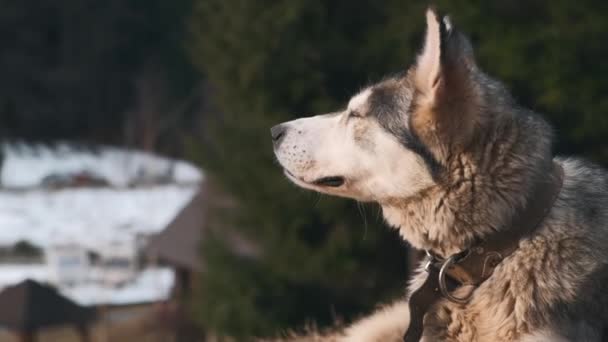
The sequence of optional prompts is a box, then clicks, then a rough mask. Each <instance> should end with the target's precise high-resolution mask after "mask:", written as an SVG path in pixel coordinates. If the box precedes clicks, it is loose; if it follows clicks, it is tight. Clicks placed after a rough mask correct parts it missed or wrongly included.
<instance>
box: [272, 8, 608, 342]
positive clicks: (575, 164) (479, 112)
mask: <svg viewBox="0 0 608 342" xmlns="http://www.w3.org/2000/svg"><path fill="white" fill-rule="evenodd" d="M426 26H427V27H426V34H425V38H424V45H423V47H422V49H421V51H420V53H419V54H418V57H417V59H416V60H415V62H414V63H413V65H412V66H411V67H410V68H409V69H407V70H406V71H405V72H403V73H401V74H399V75H397V76H393V77H388V78H386V79H384V80H383V81H381V82H379V83H377V84H374V85H371V86H369V87H367V88H365V89H363V90H362V91H360V92H359V93H358V94H356V95H355V96H353V97H352V98H351V99H350V101H349V102H348V105H347V106H346V108H343V109H340V110H338V111H336V112H333V113H329V114H324V115H318V116H313V117H307V118H301V119H297V120H294V121H289V122H285V123H282V124H279V125H276V126H274V127H272V128H271V135H272V141H273V148H274V152H275V155H276V158H277V160H278V162H279V164H280V165H281V167H282V168H283V170H284V174H285V176H286V177H287V178H288V179H289V180H290V181H291V182H293V183H295V184H296V185H298V186H300V187H302V188H305V189H310V190H313V191H317V192H321V193H325V194H330V195H335V196H341V197H346V198H351V199H355V200H357V201H362V202H376V203H378V204H379V205H380V206H381V208H382V213H383V216H384V219H385V221H386V222H387V223H388V225H390V226H391V227H394V228H396V229H398V231H399V233H400V235H401V236H402V237H403V239H405V240H406V241H407V242H409V244H410V245H411V246H413V247H414V248H416V249H419V250H426V251H427V252H428V253H429V254H430V255H432V256H433V257H432V258H431V259H432V260H431V261H433V260H434V261H441V262H442V263H443V264H442V265H446V262H445V260H450V265H448V266H449V267H448V268H447V269H448V272H449V269H451V268H452V267H453V266H454V265H456V264H457V263H458V262H459V261H455V260H459V259H456V258H455V257H454V256H457V255H461V256H462V255H463V254H462V253H463V251H467V252H468V251H471V250H472V249H473V248H476V247H475V246H479V245H480V243H481V246H484V245H483V243H484V241H488V240H489V239H490V240H491V239H492V238H493V237H494V236H500V239H494V240H495V241H498V243H499V244H505V243H506V242H505V241H507V242H509V243H512V246H513V248H511V249H510V250H509V251H508V253H505V255H500V254H501V253H502V251H505V250H506V249H505V248H503V249H501V250H500V253H496V254H498V255H499V258H498V262H496V263H495V265H492V268H493V269H492V270H491V274H486V273H488V272H487V271H488V270H487V269H486V268H485V266H486V265H485V264H484V270H483V273H484V274H485V275H484V276H483V279H481V281H480V282H479V283H475V284H466V282H461V283H460V284H457V285H458V286H456V287H455V288H452V289H448V290H446V291H445V292H444V291H443V290H442V291H441V294H439V295H438V296H437V297H438V298H437V299H436V300H434V301H433V302H432V303H431V304H430V306H429V308H428V310H426V312H425V313H423V314H424V317H423V320H422V318H421V317H417V319H419V320H420V322H423V323H421V324H423V325H422V337H421V340H422V341H467V342H470V341H605V340H608V333H607V332H608V330H605V329H604V323H605V322H607V321H608V291H606V289H605V286H606V285H607V284H608V248H607V246H608V231H607V230H608V179H607V177H606V173H605V172H604V171H603V170H602V169H600V168H599V167H597V166H594V165H592V164H590V163H588V162H585V161H582V160H579V159H575V158H562V157H554V156H553V152H552V142H553V140H554V137H553V133H552V129H551V127H550V125H549V124H548V123H547V122H546V121H545V120H543V119H542V118H541V117H540V116H539V115H538V114H536V113H534V112H532V111H531V110H528V109H525V108H523V107H521V106H520V105H518V104H517V103H516V102H515V100H514V99H513V97H512V96H511V95H510V94H509V92H508V91H507V90H506V88H505V86H503V85H502V84H501V83H499V82H498V81H496V80H494V79H493V78H491V77H489V76H488V75H486V74H485V73H484V72H483V71H481V70H480V68H479V67H478V65H477V63H476V61H475V56H474V53H473V48H472V44H471V43H470V41H469V39H468V38H467V37H466V36H465V35H464V34H463V33H462V32H461V31H459V30H458V29H457V28H456V27H455V26H454V25H453V24H452V21H451V20H450V18H449V17H447V16H446V17H442V16H440V15H439V14H437V12H436V11H435V10H434V9H429V10H427V13H426ZM554 169H555V170H557V169H559V171H560V175H558V176H555V177H554V176H553V173H552V172H553V170H554ZM556 174H557V173H556ZM551 177H553V178H552V179H555V181H554V182H553V183H551V184H554V185H551V186H546V185H543V184H548V183H547V179H548V178H551ZM542 187H545V188H546V189H547V190H546V191H545V192H552V193H554V196H553V195H550V196H545V197H544V199H541V198H540V197H539V196H541V195H542V194H541V195H539V193H542V191H541V190H538V189H540V188H542ZM535 189H536V190H535ZM543 191H544V190H543ZM543 196H544V195H543ZM540 202H542V203H540ZM535 203H536V204H535ZM538 203H540V204H538ZM531 207H536V208H541V209H538V210H537V209H529V208H531ZM522 212H524V213H528V214H529V213H530V212H535V213H536V214H530V215H532V216H534V221H535V223H534V224H532V223H530V222H527V221H531V220H527V221H526V219H525V218H524V219H523V221H522V222H524V223H523V224H522V225H525V226H526V228H525V230H524V231H522V229H521V227H518V226H517V225H516V224H514V222H517V218H518V217H521V216H526V215H528V214H522ZM530 215H528V216H530ZM480 241H481V242H480ZM467 255H468V254H467ZM471 258H473V257H471ZM483 261H484V262H487V261H488V259H484V260H483ZM428 265H429V264H426V266H427V267H424V266H425V265H423V264H421V266H420V268H419V269H418V270H416V271H415V272H414V275H413V278H412V280H411V281H410V284H409V291H408V292H409V293H410V294H412V293H415V292H416V291H417V290H419V289H421V287H423V286H424V284H425V282H426V281H427V280H428V279H431V278H433V275H432V274H431V273H430V271H429V267H428ZM439 282H440V283H441V282H445V279H443V278H440V280H439ZM420 291H422V290H420ZM434 291H435V292H437V291H438V290H437V288H436V287H435V289H434ZM412 296H413V295H412ZM411 298H413V297H411ZM410 300H411V299H410ZM411 312H412V311H411V307H410V306H409V304H408V302H407V300H402V301H397V302H396V303H394V304H392V305H390V306H388V307H385V308H381V309H380V310H378V311H377V312H375V313H373V314H372V315H371V316H369V317H367V318H363V319H362V320H360V321H358V322H355V323H354V324H353V325H352V326H350V327H347V328H345V329H343V330H341V331H338V332H335V333H332V334H328V335H327V336H325V337H320V336H318V337H316V338H315V340H319V341H401V340H402V338H403V335H404V333H406V332H408V331H411V330H413V329H414V328H413V327H412V326H410V325H413V323H412V324H410V323H411V322H414V318H415V317H414V315H413V314H412V313H411ZM410 321H411V322H410ZM303 339H304V340H306V338H303Z"/></svg>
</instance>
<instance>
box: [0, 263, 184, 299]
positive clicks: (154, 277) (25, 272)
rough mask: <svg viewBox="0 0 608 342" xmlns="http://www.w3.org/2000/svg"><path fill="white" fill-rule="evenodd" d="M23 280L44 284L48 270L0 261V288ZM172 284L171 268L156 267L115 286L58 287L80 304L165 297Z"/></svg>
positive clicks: (84, 285) (92, 284) (85, 284)
mask: <svg viewBox="0 0 608 342" xmlns="http://www.w3.org/2000/svg"><path fill="white" fill-rule="evenodd" d="M26 279H32V280H36V281H38V282H40V283H47V282H49V280H50V279H51V270H50V268H49V267H48V266H47V265H44V264H31V265H17V264H0V290H1V289H3V288H4V287H6V286H10V285H14V284H17V283H19V282H21V281H24V280H26ZM173 283H174V276H173V271H172V270H171V269H169V268H160V267H159V268H146V269H144V270H143V271H142V272H139V273H137V275H136V276H135V279H133V280H132V281H131V282H129V283H127V284H125V285H124V286H122V287H119V288H113V287H108V286H103V285H101V284H96V283H92V282H88V283H82V284H78V285H75V286H62V287H59V288H58V290H59V292H61V294H63V295H64V296H66V297H68V298H70V299H71V300H73V301H75V302H76V303H78V304H81V305H101V304H108V305H125V304H139V303H149V302H156V301H161V300H165V299H167V298H168V297H169V295H170V291H171V288H172V286H173Z"/></svg>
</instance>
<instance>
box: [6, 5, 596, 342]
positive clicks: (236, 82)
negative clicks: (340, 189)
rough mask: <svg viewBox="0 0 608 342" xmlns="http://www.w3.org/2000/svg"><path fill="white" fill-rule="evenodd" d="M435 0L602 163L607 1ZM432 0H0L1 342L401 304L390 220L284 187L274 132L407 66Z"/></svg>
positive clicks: (286, 326) (131, 336)
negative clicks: (271, 131) (387, 224)
mask: <svg viewBox="0 0 608 342" xmlns="http://www.w3.org/2000/svg"><path fill="white" fill-rule="evenodd" d="M435 4H436V5H437V7H438V8H439V9H440V10H441V11H442V12H444V13H450V14H451V17H452V18H453V21H454V22H455V25H456V26H457V27H459V28H460V29H461V30H463V31H464V32H467V33H468V34H469V35H470V37H471V39H472V41H473V43H474V46H475V49H476V54H477V58H478V61H479V64H480V65H481V66H482V68H483V69H484V70H486V71H487V72H488V73H490V74H491V75H493V76H495V77H498V78H500V79H501V80H503V81H504V82H505V83H506V84H507V85H508V86H509V88H510V89H511V90H512V92H513V93H514V95H515V97H516V98H517V99H518V101H519V102H520V103H521V104H522V105H525V106H527V107H530V108H532V109H534V110H536V111H538V112H540V113H543V114H544V115H545V117H546V118H547V119H548V120H549V121H550V122H551V123H552V124H553V125H554V127H555V130H556V133H557V136H558V137H559V138H558V141H557V151H558V152H559V153H562V154H577V155H583V156H585V157H587V158H589V159H591V160H593V161H595V162H597V163H600V164H604V165H607V164H608V145H607V144H606V134H608V96H606V93H607V92H608V77H607V76H606V75H608V63H606V61H607V60H608V44H607V42H608V3H607V2H596V1H576V2H573V1H568V0H554V1H550V2H549V1H538V0H526V1H522V0H513V1H499V0H491V1H447V0H446V1H442V0H438V1H436V2H435ZM426 6H427V2H424V1H406V0H386V1H365V0H334V1H318V0H316V1H315V0H312V1H311V0H289V1H287V0H283V1H280V0H276V1H270V0H264V1H253V0H174V1H162V0H147V1H138V0H103V1H101V0H52V1H51V0H0V37H1V39H0V42H2V43H1V44H0V45H1V48H0V138H1V143H0V167H1V169H0V185H1V188H0V289H1V292H0V326H1V327H2V328H1V329H0V341H34V340H39V341H206V340H207V341H212V340H226V339H228V340H250V339H251V337H252V336H278V335H280V334H282V333H284V332H287V331H302V330H303V329H306V328H307V327H308V328H310V327H316V328H319V329H323V328H326V327H329V326H332V325H335V324H340V323H348V322H350V321H352V320H353V319H355V318H357V317H360V316H361V315H362V314H364V313H366V312H369V311H370V310H372V309H373V308H374V307H376V306H377V305H379V304H380V303H386V302H388V301H390V300H394V299H396V298H399V297H400V296H402V295H403V293H404V288H405V283H406V279H407V274H408V248H407V245H406V244H405V242H402V241H401V240H400V238H399V237H398V235H397V233H396V232H395V231H392V230H390V229H388V228H386V227H385V226H383V224H382V220H381V214H380V211H379V208H378V207H377V206H374V205H368V204H365V205H364V204H358V203H355V202H353V201H348V200H344V199H334V198H328V197H323V196H320V195H317V194H313V193H309V192H305V191H302V190H299V189H296V188H295V187H294V186H293V185H291V184H289V183H288V181H287V180H285V179H284V177H283V175H282V173H281V170H280V168H279V167H278V165H277V163H276V162H275V161H274V159H273V155H272V147H271V142H270V136H269V127H271V126H272V125H274V124H276V123H279V122H282V121H286V120H289V119H293V118H296V117H300V116H305V115H310V114H314V113H323V112H329V111H332V110H335V109H336V108H340V107H341V106H344V104H345V103H346V101H347V100H348V98H349V97H350V95H352V94H353V93H355V92H357V91H358V90H359V89H360V88H362V87H364V86H365V85H367V84H369V83H371V82H373V81H377V80H379V79H381V78H382V77H383V76H385V75H387V74H391V73H395V72H399V71H403V70H405V69H406V68H407V66H408V65H409V64H410V63H411V62H412V61H413V60H414V58H415V53H416V51H417V48H418V47H419V46H420V44H421V40H422V34H423V29H424V15H423V14H424V10H425V8H426Z"/></svg>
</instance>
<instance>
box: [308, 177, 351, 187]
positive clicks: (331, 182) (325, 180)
mask: <svg viewBox="0 0 608 342" xmlns="http://www.w3.org/2000/svg"><path fill="white" fill-rule="evenodd" d="M312 184H314V185H318V186H329V187H332V188H337V187H339V186H342V185H343V184H344V177H342V176H331V177H321V178H319V179H317V180H315V181H314V182H312Z"/></svg>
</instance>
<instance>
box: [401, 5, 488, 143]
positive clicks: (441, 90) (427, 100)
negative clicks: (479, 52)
mask: <svg viewBox="0 0 608 342" xmlns="http://www.w3.org/2000/svg"><path fill="white" fill-rule="evenodd" d="M426 26H427V29H426V36H425V40H424V47H423V49H422V52H421V53H420V54H419V56H418V59H417V61H416V64H415V66H414V69H413V76H414V83H415V87H416V90H417V105H418V108H419V109H418V112H419V113H416V117H415V118H414V119H415V121H417V123H418V125H417V126H423V127H420V129H421V130H432V131H433V132H434V134H433V135H435V136H437V138H439V139H442V140H443V142H448V143H454V142H458V143H464V142H466V140H468V139H469V138H470V136H471V134H472V129H473V127H474V122H475V120H476V118H474V117H470V116H471V115H473V113H474V112H475V108H476V106H477V105H478V101H477V100H478V96H477V94H476V91H477V90H476V87H475V86H474V82H473V80H474V78H473V73H474V69H475V68H476V66H475V61H474V56H473V50H472V48H471V44H470V42H469V40H468V39H467V38H466V37H465V36H464V35H463V34H462V33H460V32H459V31H457V30H456V28H455V27H454V25H453V24H452V21H451V20H450V18H449V17H447V16H446V17H443V18H440V16H439V15H438V14H437V12H436V11H435V10H433V9H428V10H427V12H426ZM446 139H447V140H446Z"/></svg>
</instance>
